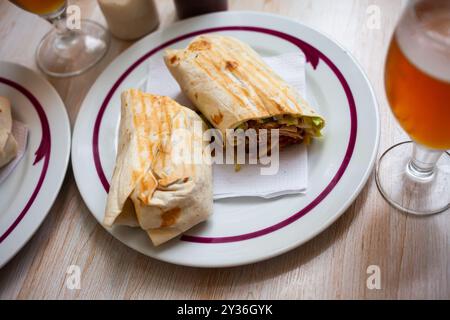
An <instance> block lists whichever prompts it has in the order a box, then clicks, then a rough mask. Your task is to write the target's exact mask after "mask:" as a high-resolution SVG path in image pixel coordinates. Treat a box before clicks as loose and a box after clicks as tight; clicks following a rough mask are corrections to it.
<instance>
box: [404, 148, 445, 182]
mask: <svg viewBox="0 0 450 320" xmlns="http://www.w3.org/2000/svg"><path fill="white" fill-rule="evenodd" d="M443 153H444V151H442V150H434V149H429V148H427V147H424V146H422V145H420V144H418V143H414V147H413V153H412V157H411V160H410V161H409V162H408V164H407V166H406V173H407V174H408V176H409V177H410V178H412V179H413V180H415V181H417V182H429V181H431V180H433V178H434V175H435V168H436V163H437V162H438V160H439V158H440V157H441V156H442V154H443Z"/></svg>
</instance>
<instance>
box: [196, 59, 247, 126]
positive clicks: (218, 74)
mask: <svg viewBox="0 0 450 320" xmlns="http://www.w3.org/2000/svg"><path fill="white" fill-rule="evenodd" d="M198 57H201V58H203V60H204V62H206V63H207V64H209V65H210V66H212V67H214V69H215V70H216V74H214V75H213V74H212V73H211V72H210V71H209V70H208V69H207V68H204V67H203V66H202V65H201V64H200V62H199V61H197V60H196V59H192V60H193V64H194V65H195V66H197V67H198V68H199V69H201V70H202V71H203V72H205V73H206V74H207V75H208V77H209V78H210V79H211V80H212V81H215V83H216V84H217V85H219V86H220V87H221V88H222V89H223V90H224V91H226V92H227V93H228V94H230V95H231V96H232V97H233V98H234V100H235V101H238V102H239V104H241V105H246V103H245V102H244V100H243V99H242V98H241V97H240V96H239V95H238V94H235V93H234V92H233V91H232V90H230V89H231V88H230V87H231V86H229V85H228V84H229V83H230V82H232V81H231V80H230V79H228V78H226V77H223V76H221V73H222V72H221V71H217V70H218V69H217V66H216V65H215V64H214V63H212V61H210V60H209V59H207V58H206V57H205V56H204V54H199V55H198ZM226 80H228V81H226ZM227 82H228V83H227ZM238 89H241V90H240V91H242V88H238ZM243 95H244V96H245V94H243ZM224 106H226V105H224ZM232 111H233V110H232ZM205 113H206V112H205ZM206 114H208V118H209V119H208V120H209V121H210V122H211V123H213V124H214V122H213V121H212V119H211V116H210V115H209V112H208V113H206Z"/></svg>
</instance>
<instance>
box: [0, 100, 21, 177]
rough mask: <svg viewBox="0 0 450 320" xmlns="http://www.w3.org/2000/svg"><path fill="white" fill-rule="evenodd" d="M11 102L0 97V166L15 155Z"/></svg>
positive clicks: (15, 142)
mask: <svg viewBox="0 0 450 320" xmlns="http://www.w3.org/2000/svg"><path fill="white" fill-rule="evenodd" d="M11 131H12V117H11V104H10V102H9V100H8V99H6V98H4V97H0V168H1V167H3V166H4V165H6V164H8V163H9V162H10V161H11V160H12V159H14V158H15V157H16V155H17V148H18V147H17V141H16V139H15V138H14V136H13V134H12V132H11Z"/></svg>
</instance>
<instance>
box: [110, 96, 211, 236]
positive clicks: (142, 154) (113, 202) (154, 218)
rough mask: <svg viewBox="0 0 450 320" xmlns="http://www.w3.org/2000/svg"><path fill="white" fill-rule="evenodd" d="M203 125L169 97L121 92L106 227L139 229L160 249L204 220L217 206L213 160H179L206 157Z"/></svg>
mask: <svg viewBox="0 0 450 320" xmlns="http://www.w3.org/2000/svg"><path fill="white" fill-rule="evenodd" d="M205 126H206V125H205V123H204V122H203V121H202V120H201V118H200V117H199V116H198V115H197V114H196V113H195V112H194V111H192V110H190V109H188V108H185V107H183V106H181V105H179V104H178V103H176V102H175V101H174V100H172V99H170V98H168V97H163V96H156V95H151V94H145V93H142V92H140V91H138V90H134V89H130V90H127V91H125V92H123V93H122V108H121V122H120V129H119V146H118V154H117V158H116V166H115V169H114V174H113V178H112V182H111V188H110V190H109V193H108V199H107V204H106V210H105V218H104V224H105V225H106V226H112V225H113V224H122V225H128V226H140V227H141V228H142V229H143V230H145V231H147V233H148V235H149V237H150V239H151V240H152V242H153V244H155V245H159V244H161V243H163V242H166V241H168V240H170V239H172V238H173V237H176V236H177V235H179V234H181V233H183V232H184V231H186V230H188V229H189V228H191V227H193V226H194V225H196V224H198V223H199V222H202V221H204V220H206V219H207V218H208V216H209V215H210V214H211V213H212V203H213V193H212V169H211V165H210V164H209V163H210V162H207V161H206V162H205V161H197V162H196V161H194V160H195V159H194V158H191V160H192V161H182V160H183V159H184V158H181V157H180V155H181V154H188V155H191V156H194V155H195V154H194V153H197V154H196V155H197V156H199V157H200V156H201V157H207V156H208V155H207V154H204V153H203V150H204V149H205V148H204V143H206V142H203V139H202V134H203V130H204V129H205ZM196 128H197V129H199V130H196ZM195 144H199V147H197V148H194V147H193V146H194V145H195ZM177 159H178V160H177ZM198 159H200V158H198ZM202 159H205V158H202ZM188 160H189V159H188Z"/></svg>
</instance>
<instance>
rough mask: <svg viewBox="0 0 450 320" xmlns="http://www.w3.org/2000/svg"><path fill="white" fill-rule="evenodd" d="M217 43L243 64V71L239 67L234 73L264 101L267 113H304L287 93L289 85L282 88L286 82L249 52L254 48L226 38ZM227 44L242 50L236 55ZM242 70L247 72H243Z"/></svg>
mask: <svg viewBox="0 0 450 320" xmlns="http://www.w3.org/2000/svg"><path fill="white" fill-rule="evenodd" d="M217 42H218V43H217V44H216V45H217V46H218V47H220V48H221V49H222V50H221V51H222V52H227V54H228V55H229V57H231V58H232V59H234V60H237V61H242V62H243V63H240V64H239V65H240V67H241V69H240V68H239V67H238V68H237V69H235V70H233V71H232V72H233V73H234V74H236V75H238V76H239V77H240V78H241V79H242V80H243V81H244V82H246V83H247V84H250V86H251V87H252V88H253V90H254V91H255V93H256V94H257V95H258V97H259V98H260V99H261V100H262V101H263V104H264V106H265V110H266V112H267V113H269V114H272V113H277V111H278V112H280V111H281V112H285V113H289V112H302V111H301V107H300V106H299V104H298V102H297V101H296V100H295V98H294V97H292V98H291V95H290V94H289V93H288V92H286V91H289V90H292V89H290V88H289V87H288V84H286V86H280V83H281V84H285V81H284V80H283V79H282V78H281V77H279V76H278V75H277V74H276V73H275V72H274V71H273V70H272V69H271V68H270V67H269V66H267V65H266V64H265V63H264V61H261V60H260V59H261V58H260V57H259V55H257V54H256V53H254V52H249V50H253V49H252V48H249V47H247V46H245V45H243V44H241V43H239V42H237V41H234V40H232V39H229V38H224V41H223V42H222V43H221V42H220V41H217ZM226 44H228V46H229V47H233V46H239V48H240V49H241V50H240V52H239V53H238V54H236V52H235V51H234V50H227V48H224V47H223V45H226ZM241 70H242V71H246V72H242V71H241ZM258 74H260V77H258V76H257V75H258ZM275 80H277V81H275ZM264 84H267V85H268V88H265V87H264ZM268 89H270V90H268ZM286 89H287V90H286ZM270 93H272V94H270ZM275 95H276V97H278V98H280V103H281V104H282V105H283V109H282V110H280V103H279V102H277V101H275V100H274V99H273V97H274V96H275ZM265 102H266V103H265ZM290 103H292V104H293V105H294V106H295V107H296V108H298V109H300V110H294V109H293V108H292V107H291V106H290ZM267 106H269V108H267ZM274 109H275V110H274Z"/></svg>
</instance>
